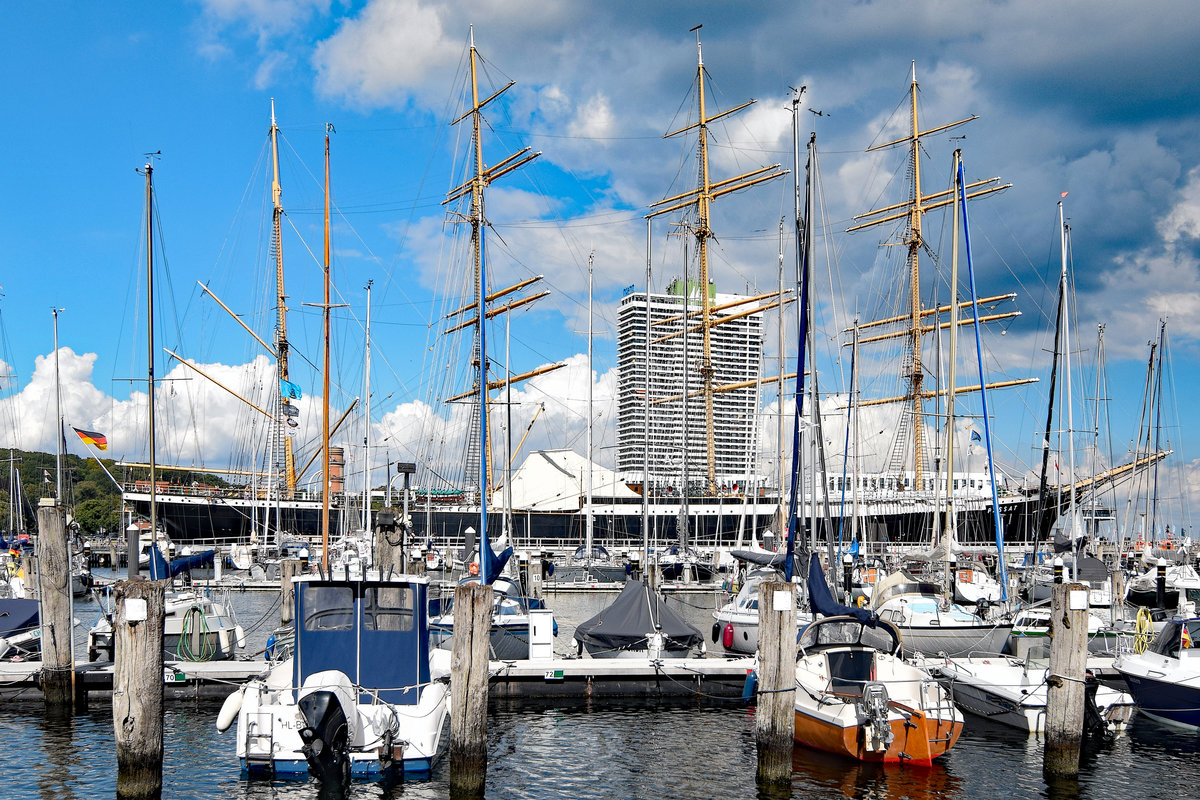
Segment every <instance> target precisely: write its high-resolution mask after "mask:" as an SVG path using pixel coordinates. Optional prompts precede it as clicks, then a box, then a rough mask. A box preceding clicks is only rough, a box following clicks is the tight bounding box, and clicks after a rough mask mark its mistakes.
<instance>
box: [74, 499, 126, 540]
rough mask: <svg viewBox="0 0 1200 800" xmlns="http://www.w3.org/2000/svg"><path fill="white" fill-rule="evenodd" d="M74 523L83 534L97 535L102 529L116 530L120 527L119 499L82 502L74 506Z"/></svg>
mask: <svg viewBox="0 0 1200 800" xmlns="http://www.w3.org/2000/svg"><path fill="white" fill-rule="evenodd" d="M75 521H76V522H78V523H79V527H80V528H81V529H82V530H83V531H84V532H85V533H98V532H99V531H100V530H101V529H102V528H103V529H104V530H108V531H115V530H118V529H119V528H120V527H121V498H120V497H101V498H98V499H95V500H84V501H83V502H82V503H80V504H79V505H77V506H75Z"/></svg>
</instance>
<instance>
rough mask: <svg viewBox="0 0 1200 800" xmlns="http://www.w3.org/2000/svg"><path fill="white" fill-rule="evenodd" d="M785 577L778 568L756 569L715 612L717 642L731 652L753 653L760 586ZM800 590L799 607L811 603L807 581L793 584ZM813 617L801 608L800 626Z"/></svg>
mask: <svg viewBox="0 0 1200 800" xmlns="http://www.w3.org/2000/svg"><path fill="white" fill-rule="evenodd" d="M773 580H779V581H781V580H783V575H782V574H780V573H779V572H777V571H776V570H774V569H755V570H751V571H749V572H747V573H746V579H745V581H744V582H743V583H742V585H741V587H740V588H739V589H738V592H737V594H736V595H734V597H733V598H732V599H730V600H729V602H727V603H724V604H723V605H722V606H721V607H720V608H718V609H717V610H716V611H714V612H713V629H712V640H713V643H714V644H715V643H717V642H720V643H721V645H722V646H723V647H724V648H725V650H726V651H727V652H730V653H742V654H745V655H753V654H754V653H755V652H757V651H758V589H759V586H761V585H762V583H763V582H764V581H773ZM792 585H793V586H794V587H795V590H796V594H797V597H796V605H795V608H796V609H800V608H803V607H805V606H806V605H807V603H808V598H807V596H806V592H805V588H804V584H803V583H793V584H792ZM810 621H812V615H810V614H806V613H801V612H799V611H798V612H797V614H796V626H797V629H799V628H802V627H804V626H805V625H807V624H808V623H809V622H810Z"/></svg>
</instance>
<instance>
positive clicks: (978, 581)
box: [954, 564, 1004, 607]
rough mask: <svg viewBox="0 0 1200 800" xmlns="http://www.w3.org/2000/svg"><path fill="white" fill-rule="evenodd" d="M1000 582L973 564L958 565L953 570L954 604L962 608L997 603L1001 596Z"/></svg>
mask: <svg viewBox="0 0 1200 800" xmlns="http://www.w3.org/2000/svg"><path fill="white" fill-rule="evenodd" d="M1003 594H1004V592H1003V588H1002V587H1001V586H1000V581H998V580H996V579H995V577H993V576H992V575H991V573H989V572H987V571H986V570H983V569H980V568H979V567H977V566H975V565H973V564H965V565H964V564H959V565H958V567H957V568H956V569H955V570H954V602H956V603H958V604H959V605H963V606H976V607H978V606H979V605H980V604H981V603H984V604H990V603H999V602H1000V598H1001V597H1002V596H1003Z"/></svg>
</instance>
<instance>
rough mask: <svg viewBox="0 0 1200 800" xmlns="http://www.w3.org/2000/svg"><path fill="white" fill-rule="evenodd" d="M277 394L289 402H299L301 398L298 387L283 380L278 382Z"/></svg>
mask: <svg viewBox="0 0 1200 800" xmlns="http://www.w3.org/2000/svg"><path fill="white" fill-rule="evenodd" d="M279 393H280V394H281V395H283V396H284V397H286V398H288V399H289V400H299V399H300V398H301V397H302V396H303V395H302V394H301V393H300V387H299V386H297V385H296V384H294V383H292V382H291V381H285V380H281V381H279Z"/></svg>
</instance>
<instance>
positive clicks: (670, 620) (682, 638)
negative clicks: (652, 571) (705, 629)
mask: <svg viewBox="0 0 1200 800" xmlns="http://www.w3.org/2000/svg"><path fill="white" fill-rule="evenodd" d="M575 641H576V642H578V643H579V650H580V654H581V655H582V654H583V652H584V651H586V652H587V654H588V655H590V656H591V657H592V658H649V659H660V658H687V657H688V656H690V655H691V654H692V651H693V650H694V649H697V648H699V650H700V653H701V654H703V653H704V636H703V634H701V633H700V631H698V630H696V628H695V627H694V626H693V625H692V624H691V623H689V622H687V621H686V620H684V619H683V618H682V617H680V616H679V615H678V614H676V613H675V612H674V611H672V610H671V608H670V607H669V606H667V604H666V601H665V600H664V599H663V598H662V597H661V596H660V595H659V594H657V593H656V592H654V591H653V590H651V589H650V587H649V586H647V585H646V584H644V583H642V582H641V581H638V580H633V579H630V580H628V581H626V582H625V588H623V589H622V590H621V593H620V594H619V595H617V599H616V600H614V601H613V602H612V605H610V606H608V607H607V608H605V609H604V610H603V611H601V612H600V613H599V614H596V615H595V616H594V617H592V618H591V619H588V620H585V621H583V622H581V623H579V625H578V626H576V628H575Z"/></svg>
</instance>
